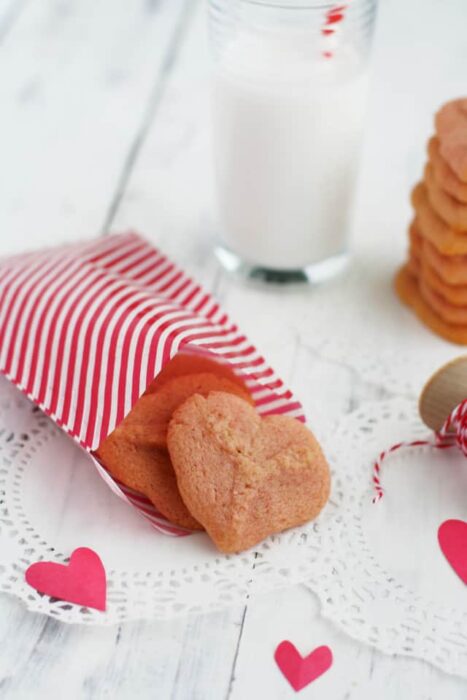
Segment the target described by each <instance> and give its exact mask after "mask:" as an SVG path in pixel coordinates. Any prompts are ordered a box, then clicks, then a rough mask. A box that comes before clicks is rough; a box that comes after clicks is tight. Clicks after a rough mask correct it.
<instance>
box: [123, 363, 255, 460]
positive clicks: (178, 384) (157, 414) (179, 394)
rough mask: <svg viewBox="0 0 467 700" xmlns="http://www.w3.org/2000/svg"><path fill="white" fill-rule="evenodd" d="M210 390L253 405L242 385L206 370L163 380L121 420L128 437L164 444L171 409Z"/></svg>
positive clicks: (144, 442)
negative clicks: (238, 398)
mask: <svg viewBox="0 0 467 700" xmlns="http://www.w3.org/2000/svg"><path fill="white" fill-rule="evenodd" d="M210 391H225V392H226V393H228V394H235V395H236V396H240V398H242V399H244V401H248V402H249V403H250V404H252V405H253V399H252V398H251V396H250V394H249V393H248V391H247V390H246V389H245V387H243V386H239V385H238V384H234V383H233V382H231V381H230V379H225V378H224V377H218V376H216V375H215V374H211V373H210V372H201V373H199V374H185V375H181V376H177V377H174V378H173V379H170V380H167V381H166V382H165V384H163V385H162V386H159V387H157V388H156V390H155V391H151V393H149V394H144V395H143V396H142V397H141V398H140V399H139V400H138V401H137V402H136V404H135V405H134V406H133V408H132V410H131V411H130V413H129V414H128V416H127V417H126V418H125V420H124V424H125V425H126V426H127V427H130V426H131V429H132V437H133V439H134V440H135V441H136V440H137V441H139V442H140V443H142V444H145V445H152V446H153V447H161V448H166V447H167V427H168V424H169V420H170V419H171V417H172V414H173V412H174V411H175V409H176V408H177V407H178V406H180V404H182V403H183V402H184V401H186V399H188V398H189V397H190V396H192V395H193V394H201V396H207V394H209V392H210Z"/></svg>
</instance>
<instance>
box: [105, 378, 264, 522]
mask: <svg viewBox="0 0 467 700" xmlns="http://www.w3.org/2000/svg"><path fill="white" fill-rule="evenodd" d="M213 389H215V390H216V391H225V392H231V393H233V394H238V395H239V396H241V397H242V398H245V400H246V401H250V402H251V403H253V400H252V398H251V396H250V395H249V393H248V391H247V390H246V389H245V387H244V386H243V385H239V384H238V383H234V382H232V381H230V380H229V379H227V378H225V377H223V376H217V375H215V374H212V373H209V372H200V373H198V374H187V375H184V376H178V377H174V378H173V379H170V380H168V381H167V382H166V383H164V384H163V385H161V386H157V387H152V389H151V392H149V393H146V394H144V395H143V396H141V398H140V399H138V401H137V402H136V403H135V405H134V406H133V408H132V409H131V411H130V413H129V414H128V415H127V416H126V418H124V420H123V421H122V422H121V423H120V425H119V426H118V427H117V428H116V429H115V430H114V431H113V433H111V434H110V435H109V436H108V437H107V438H106V439H105V440H104V441H103V442H102V443H101V445H100V446H99V449H98V450H97V452H96V456H97V457H98V458H99V459H100V460H101V462H102V463H103V464H104V465H105V466H106V467H107V469H108V470H109V471H110V473H111V474H113V476H114V477H116V478H117V479H119V480H120V481H122V482H123V483H124V484H126V485H127V486H129V487H130V488H133V489H135V490H136V491H140V492H141V493H144V494H145V495H146V496H147V497H148V498H149V499H150V500H151V501H152V503H154V505H155V506H156V508H157V509H158V510H159V511H160V512H161V513H162V514H163V515H165V517H166V518H167V519H168V520H170V521H171V522H172V523H174V524H175V525H179V526H180V527H185V528H188V529H190V530H202V529H203V528H202V526H201V525H200V524H199V523H198V522H197V521H196V519H195V518H193V516H192V515H191V513H190V512H189V511H188V510H187V508H186V506H185V504H184V502H183V501H182V499H181V497H180V494H179V492H178V488H177V480H176V478H175V472H174V470H173V468H172V464H171V462H170V458H169V454H168V452H167V426H168V423H169V420H170V418H171V417H172V413H173V412H174V410H175V409H176V408H177V406H179V405H180V404H182V403H183V402H184V401H185V400H186V399H187V398H188V397H190V396H191V395H192V394H195V393H199V394H201V395H207V394H208V393H209V392H210V391H212V390H213Z"/></svg>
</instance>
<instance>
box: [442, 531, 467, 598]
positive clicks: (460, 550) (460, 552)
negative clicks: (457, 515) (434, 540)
mask: <svg viewBox="0 0 467 700" xmlns="http://www.w3.org/2000/svg"><path fill="white" fill-rule="evenodd" d="M438 542H439V546H440V547H441V551H442V553H443V554H444V556H445V557H446V559H447V560H448V562H449V563H450V565H451V566H452V568H453V569H454V571H455V572H456V574H457V575H458V576H459V578H460V579H461V581H463V582H464V583H466V584H467V523H466V522H464V521H463V520H445V522H444V523H442V524H441V525H440V526H439V529H438Z"/></svg>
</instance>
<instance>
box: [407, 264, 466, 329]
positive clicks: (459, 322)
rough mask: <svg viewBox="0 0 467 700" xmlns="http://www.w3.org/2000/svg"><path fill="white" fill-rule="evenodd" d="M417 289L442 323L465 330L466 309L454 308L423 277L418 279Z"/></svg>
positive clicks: (463, 307) (461, 307)
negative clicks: (461, 327)
mask: <svg viewBox="0 0 467 700" xmlns="http://www.w3.org/2000/svg"><path fill="white" fill-rule="evenodd" d="M418 288H419V290H420V294H421V296H422V297H423V299H424V300H425V301H426V303H427V304H428V306H429V307H430V308H431V309H432V311H434V312H435V314H436V315H437V316H439V317H440V318H441V319H442V320H443V321H446V323H449V324H451V325H453V326H465V327H466V328H467V307H466V306H455V305H454V304H451V303H450V302H449V301H447V300H446V299H444V298H443V297H442V296H441V295H440V294H438V293H437V292H436V291H435V290H434V289H432V288H431V287H430V286H429V285H428V284H427V283H426V281H425V279H424V277H423V275H420V276H419V278H418Z"/></svg>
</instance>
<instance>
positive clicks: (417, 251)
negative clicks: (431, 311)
mask: <svg viewBox="0 0 467 700" xmlns="http://www.w3.org/2000/svg"><path fill="white" fill-rule="evenodd" d="M422 251H423V247H422V246H420V245H419V244H415V243H412V244H411V246H410V251H409V259H408V261H407V266H408V269H409V271H410V272H411V273H412V274H413V275H415V277H417V278H419V277H421V278H422V279H423V280H424V282H425V283H426V284H427V285H428V286H429V287H430V288H431V289H432V290H433V291H435V292H436V293H437V294H439V295H440V296H442V297H443V299H445V300H446V301H447V302H449V303H450V304H454V306H467V285H462V284H449V283H447V282H446V281H445V280H443V279H442V277H440V276H439V274H438V272H437V271H436V269H435V268H433V267H432V266H431V265H430V263H429V261H428V260H427V259H426V256H424V255H423V254H422Z"/></svg>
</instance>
